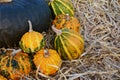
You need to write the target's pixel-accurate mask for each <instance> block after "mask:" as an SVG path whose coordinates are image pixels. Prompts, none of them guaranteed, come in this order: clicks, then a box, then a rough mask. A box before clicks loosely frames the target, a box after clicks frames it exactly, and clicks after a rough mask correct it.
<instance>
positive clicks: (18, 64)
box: [0, 51, 31, 80]
mask: <svg viewBox="0 0 120 80" xmlns="http://www.w3.org/2000/svg"><path fill="white" fill-rule="evenodd" d="M30 71H31V62H30V59H29V56H28V55H27V54H26V53H24V52H22V51H20V52H17V53H16V54H14V55H12V52H10V51H8V52H6V53H5V54H2V55H0V73H1V74H3V75H4V76H6V77H7V78H9V79H13V80H18V79H19V78H20V77H21V76H22V75H24V74H26V75H27V74H29V72H30Z"/></svg>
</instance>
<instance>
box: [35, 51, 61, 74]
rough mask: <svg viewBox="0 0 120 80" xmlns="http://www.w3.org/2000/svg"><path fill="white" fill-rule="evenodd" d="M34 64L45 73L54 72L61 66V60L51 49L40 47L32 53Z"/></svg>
mask: <svg viewBox="0 0 120 80" xmlns="http://www.w3.org/2000/svg"><path fill="white" fill-rule="evenodd" d="M33 62H34V64H35V65H36V67H37V69H38V70H39V71H40V72H41V73H43V74H45V75H53V74H55V73H56V72H57V71H58V69H59V68H60V66H61V63H62V60H61V58H60V56H59V55H58V53H57V52H56V51H55V50H53V49H42V50H40V51H38V52H37V53H36V54H35V55H34V59H33Z"/></svg>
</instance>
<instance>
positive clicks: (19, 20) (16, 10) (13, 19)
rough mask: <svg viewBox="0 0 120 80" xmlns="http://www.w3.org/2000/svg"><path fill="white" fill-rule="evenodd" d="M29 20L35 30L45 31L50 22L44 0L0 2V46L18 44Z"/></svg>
mask: <svg viewBox="0 0 120 80" xmlns="http://www.w3.org/2000/svg"><path fill="white" fill-rule="evenodd" d="M28 20H31V22H32V23H33V29H34V30H35V31H39V32H42V31H46V30H47V29H48V27H49V25H50V23H51V10H50V9H49V6H48V4H47V3H46V2H45V1H44V0H12V2H9V3H0V47H14V46H16V45H18V43H19V40H20V38H21V36H22V35H23V34H24V33H25V32H27V31H28V23H27V21H28Z"/></svg>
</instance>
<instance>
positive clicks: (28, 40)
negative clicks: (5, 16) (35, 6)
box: [19, 21, 44, 53]
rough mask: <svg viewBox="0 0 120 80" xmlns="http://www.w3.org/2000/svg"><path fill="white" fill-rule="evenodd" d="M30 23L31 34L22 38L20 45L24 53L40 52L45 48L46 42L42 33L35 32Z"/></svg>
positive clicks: (28, 33)
mask: <svg viewBox="0 0 120 80" xmlns="http://www.w3.org/2000/svg"><path fill="white" fill-rule="evenodd" d="M28 23H29V32H26V33H25V34H24V35H23V36H22V38H21V40H20V42H19V45H20V48H21V49H22V50H23V51H24V52H26V53H34V52H36V51H39V50H40V49H41V48H42V47H43V45H44V42H43V41H44V40H43V36H42V34H41V33H39V32H37V31H33V29H32V23H31V21H28Z"/></svg>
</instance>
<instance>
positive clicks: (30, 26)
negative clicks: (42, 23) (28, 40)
mask: <svg viewBox="0 0 120 80" xmlns="http://www.w3.org/2000/svg"><path fill="white" fill-rule="evenodd" d="M28 23H29V32H31V31H33V29H32V22H31V21H30V20H28Z"/></svg>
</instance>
